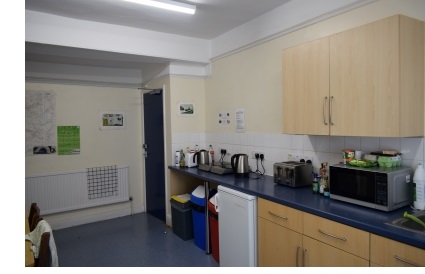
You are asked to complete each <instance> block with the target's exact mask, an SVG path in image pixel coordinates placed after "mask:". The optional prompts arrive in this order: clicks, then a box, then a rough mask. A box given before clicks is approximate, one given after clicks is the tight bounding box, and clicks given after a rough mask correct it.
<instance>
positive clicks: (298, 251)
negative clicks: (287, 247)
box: [295, 245, 301, 267]
mask: <svg viewBox="0 0 425 274" xmlns="http://www.w3.org/2000/svg"><path fill="white" fill-rule="evenodd" d="M300 248H301V247H300V246H299V245H298V246H297V255H296V256H295V266H296V267H298V254H299V253H300Z"/></svg>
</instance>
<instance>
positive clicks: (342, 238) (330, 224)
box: [303, 213, 370, 260]
mask: <svg viewBox="0 0 425 274" xmlns="http://www.w3.org/2000/svg"><path fill="white" fill-rule="evenodd" d="M303 227H304V233H303V234H304V235H307V236H309V237H311V238H313V239H316V240H319V241H321V242H324V243H326V244H328V245H331V246H334V247H336V248H339V249H342V250H345V251H347V252H349V253H351V254H354V255H356V256H359V257H361V258H365V259H367V260H369V246H370V245H369V236H370V234H369V233H368V232H365V231H362V230H359V229H356V228H353V227H350V226H347V225H343V224H340V223H337V222H334V221H330V220H327V219H324V218H321V217H318V216H315V215H312V214H308V213H303Z"/></svg>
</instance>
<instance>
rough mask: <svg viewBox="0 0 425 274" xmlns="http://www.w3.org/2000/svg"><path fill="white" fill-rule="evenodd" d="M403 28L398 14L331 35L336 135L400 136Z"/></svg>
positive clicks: (332, 109)
mask: <svg viewBox="0 0 425 274" xmlns="http://www.w3.org/2000/svg"><path fill="white" fill-rule="evenodd" d="M398 30H399V20H398V17H397V16H393V17H390V18H386V19H383V20H380V21H377V22H373V23H370V24H367V25H364V26H360V27H357V28H354V29H351V30H348V31H344V32H341V33H338V34H335V35H333V36H331V37H330V52H331V55H330V96H331V110H330V112H331V119H332V122H333V125H331V129H330V131H331V132H330V134H331V135H340V136H347V135H348V136H376V137H378V136H394V137H395V136H399V132H400V107H399V101H400V93H399V86H400V75H399V68H400V61H399V60H400V59H399V35H398V34H399V32H398ZM422 76H423V75H422ZM422 92H423V90H422ZM422 116H423V115H422Z"/></svg>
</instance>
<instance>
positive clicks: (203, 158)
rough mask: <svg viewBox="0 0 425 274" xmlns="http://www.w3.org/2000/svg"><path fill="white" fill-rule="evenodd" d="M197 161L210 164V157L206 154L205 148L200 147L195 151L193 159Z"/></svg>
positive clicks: (201, 163)
mask: <svg viewBox="0 0 425 274" xmlns="http://www.w3.org/2000/svg"><path fill="white" fill-rule="evenodd" d="M195 158H196V160H197V161H198V164H199V165H209V164H210V158H209V155H208V151H206V150H205V149H201V150H200V151H198V152H196V153H195V157H194V158H193V160H194V161H195Z"/></svg>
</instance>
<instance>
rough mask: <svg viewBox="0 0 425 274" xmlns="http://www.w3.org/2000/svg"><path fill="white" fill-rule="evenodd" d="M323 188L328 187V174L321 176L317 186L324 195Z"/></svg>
mask: <svg viewBox="0 0 425 274" xmlns="http://www.w3.org/2000/svg"><path fill="white" fill-rule="evenodd" d="M325 188H328V176H326V175H325V176H322V178H321V179H320V187H319V192H320V194H322V195H324V194H325Z"/></svg>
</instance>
